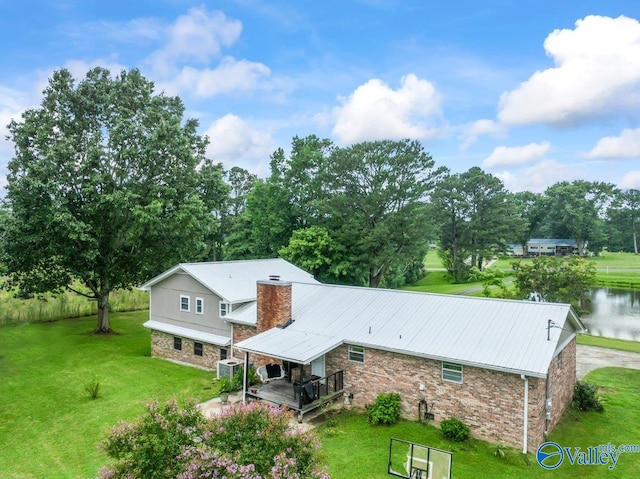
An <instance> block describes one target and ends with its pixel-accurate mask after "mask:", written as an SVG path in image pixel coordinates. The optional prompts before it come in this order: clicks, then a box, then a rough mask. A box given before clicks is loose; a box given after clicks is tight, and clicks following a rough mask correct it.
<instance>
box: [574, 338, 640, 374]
mask: <svg viewBox="0 0 640 479" xmlns="http://www.w3.org/2000/svg"><path fill="white" fill-rule="evenodd" d="M576 347H577V349H576V374H577V376H578V379H582V378H583V377H584V376H585V375H586V374H587V373H588V372H589V371H593V370H594V369H598V368H604V367H606V366H615V367H621V368H630V369H640V353H631V352H628V351H617V350H615V349H606V348H598V347H596V346H585V345H583V344H578V345H576Z"/></svg>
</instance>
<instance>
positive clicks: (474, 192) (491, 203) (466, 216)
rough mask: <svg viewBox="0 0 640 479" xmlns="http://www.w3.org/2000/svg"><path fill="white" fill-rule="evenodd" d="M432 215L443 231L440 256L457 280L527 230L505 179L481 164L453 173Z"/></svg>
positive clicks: (438, 194)
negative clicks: (501, 179)
mask: <svg viewBox="0 0 640 479" xmlns="http://www.w3.org/2000/svg"><path fill="white" fill-rule="evenodd" d="M432 200H433V203H432V207H431V211H432V216H433V217H434V218H435V220H436V222H437V224H438V226H439V232H440V256H441V258H442V259H443V262H444V264H445V267H446V268H447V270H448V271H449V273H450V274H451V275H452V276H453V278H454V280H455V281H457V282H462V281H466V280H467V279H468V278H469V275H470V273H471V267H473V266H475V267H476V268H478V270H482V267H483V263H484V262H485V260H486V259H489V258H491V257H493V256H494V255H495V254H498V253H504V252H506V250H507V241H508V239H509V238H511V237H514V236H516V237H517V236H518V235H519V234H521V232H522V231H523V230H524V227H525V222H524V220H523V219H522V217H521V216H520V215H519V214H518V212H517V211H516V207H515V205H514V202H513V198H512V196H511V195H509V193H508V192H507V191H506V190H505V189H504V185H503V184H502V182H501V181H500V180H499V179H498V178H496V177H495V176H493V175H490V174H487V173H485V172H484V171H482V169H480V168H478V167H473V168H470V169H469V170H468V171H466V172H464V173H460V174H455V175H450V176H448V177H447V178H446V180H445V181H442V182H441V183H439V184H438V185H437V186H436V189H435V191H434V194H433V195H432Z"/></svg>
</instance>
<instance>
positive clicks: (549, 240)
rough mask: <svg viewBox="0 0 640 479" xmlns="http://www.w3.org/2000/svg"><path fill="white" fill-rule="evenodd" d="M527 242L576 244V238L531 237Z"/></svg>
mask: <svg viewBox="0 0 640 479" xmlns="http://www.w3.org/2000/svg"><path fill="white" fill-rule="evenodd" d="M527 244H550V245H557V246H576V240H574V239H568V238H560V239H554V238H531V239H530V240H529V241H527Z"/></svg>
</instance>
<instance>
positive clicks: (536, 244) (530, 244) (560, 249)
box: [507, 238, 578, 257]
mask: <svg viewBox="0 0 640 479" xmlns="http://www.w3.org/2000/svg"><path fill="white" fill-rule="evenodd" d="M507 246H508V247H509V251H510V254H511V256H525V257H526V256H567V255H572V254H578V245H577V243H576V241H575V240H573V239H566V238H565V239H556V238H551V239H547V238H532V239H530V240H529V241H527V244H526V245H525V247H524V249H523V248H522V245H517V244H509V245H507Z"/></svg>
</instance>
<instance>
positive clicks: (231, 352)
mask: <svg viewBox="0 0 640 479" xmlns="http://www.w3.org/2000/svg"><path fill="white" fill-rule="evenodd" d="M229 325H230V326H231V338H229V339H231V351H229V357H230V358H233V357H235V356H234V354H233V330H234V329H235V328H234V324H233V323H229Z"/></svg>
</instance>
